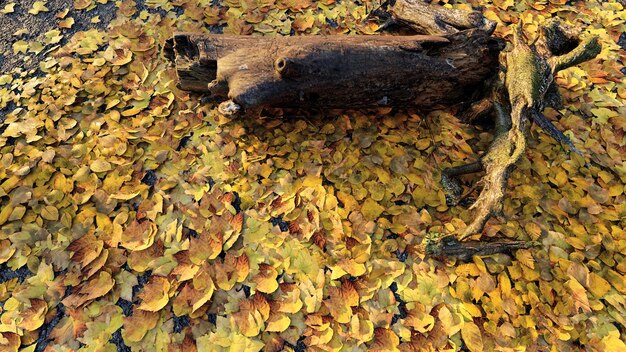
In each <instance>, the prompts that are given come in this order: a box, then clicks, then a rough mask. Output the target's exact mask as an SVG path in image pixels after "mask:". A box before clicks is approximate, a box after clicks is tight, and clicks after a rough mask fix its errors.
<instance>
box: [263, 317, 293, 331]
mask: <svg viewBox="0 0 626 352" xmlns="http://www.w3.org/2000/svg"><path fill="white" fill-rule="evenodd" d="M289 324H291V319H289V317H288V316H287V315H285V314H274V315H270V318H269V319H268V320H267V324H266V326H265V331H268V332H272V331H273V332H283V331H285V330H287V328H288V327H289Z"/></svg>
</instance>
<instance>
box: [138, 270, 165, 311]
mask: <svg viewBox="0 0 626 352" xmlns="http://www.w3.org/2000/svg"><path fill="white" fill-rule="evenodd" d="M170 288H171V285H170V282H169V280H168V279H167V278H165V277H162V276H153V277H152V279H151V280H150V282H148V283H147V284H146V285H145V286H144V288H143V291H141V293H139V298H140V299H141V303H140V304H139V307H138V308H139V309H142V310H146V311H149V312H157V311H159V310H161V309H162V308H163V307H165V305H166V304H167V303H168V302H169V300H170V296H169V292H170Z"/></svg>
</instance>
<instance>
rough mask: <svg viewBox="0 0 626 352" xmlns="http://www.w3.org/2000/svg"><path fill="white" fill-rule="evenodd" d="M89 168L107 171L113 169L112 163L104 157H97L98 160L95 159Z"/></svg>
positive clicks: (95, 170) (94, 170)
mask: <svg viewBox="0 0 626 352" xmlns="http://www.w3.org/2000/svg"><path fill="white" fill-rule="evenodd" d="M89 168H90V169H91V171H93V172H107V171H110V170H111V169H112V167H111V163H109V162H108V161H106V160H104V159H96V160H94V161H93V162H92V163H91V165H89Z"/></svg>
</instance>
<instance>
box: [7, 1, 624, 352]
mask: <svg viewBox="0 0 626 352" xmlns="http://www.w3.org/2000/svg"><path fill="white" fill-rule="evenodd" d="M100 2H102V1H100ZM98 3H99V2H94V1H92V0H75V1H74V7H75V8H76V9H78V10H80V11H84V10H89V9H91V8H94V7H96V6H98V5H97V4H98ZM36 4H37V5H33V6H32V9H31V10H32V11H33V12H35V11H36V12H38V15H35V14H34V16H41V15H42V13H43V11H45V8H46V7H50V6H48V5H47V4H46V2H45V1H39V2H36ZM15 5H17V4H14V3H9V4H7V5H4V8H3V9H2V10H0V12H2V13H3V14H4V15H6V14H11V13H12V12H14V11H15V10H17V9H19V8H18V6H15ZM201 5H202V6H201ZM472 5H482V6H485V10H486V14H487V16H488V17H489V18H490V19H494V20H497V21H498V23H499V26H498V28H497V29H496V34H497V35H499V36H503V35H505V34H506V33H507V30H508V26H509V24H511V23H512V22H516V21H517V19H518V18H523V20H524V23H525V24H526V25H525V29H526V30H527V31H528V33H527V34H528V35H529V36H531V37H532V36H533V35H535V31H538V30H539V28H541V25H542V23H543V21H544V20H545V19H546V18H550V17H553V16H556V17H559V18H561V20H563V21H566V22H569V23H570V24H571V25H574V26H575V27H578V28H583V27H584V26H583V25H584V24H585V23H596V25H594V26H593V28H589V29H588V30H587V31H588V32H590V33H591V32H593V33H594V34H597V35H599V36H600V37H601V38H602V40H603V47H604V48H605V50H603V52H602V54H601V58H600V59H599V60H595V61H593V62H589V63H585V64H583V65H581V66H580V67H577V68H573V69H572V70H570V71H564V72H562V73H560V74H559V76H558V77H557V78H556V81H557V84H558V85H559V87H560V92H561V93H562V95H563V97H564V100H565V108H564V109H562V110H558V111H557V110H553V111H550V110H548V111H547V112H546V114H547V115H550V116H549V118H550V119H551V120H552V121H554V122H555V123H558V124H560V127H563V128H564V129H565V130H569V131H568V132H567V133H570V134H571V135H572V136H573V137H575V142H576V143H577V144H581V148H580V149H581V150H585V159H584V160H583V159H582V158H579V157H578V156H577V155H567V154H565V153H563V152H562V150H561V146H559V145H557V144H556V143H555V142H554V141H552V140H551V139H550V138H548V137H547V136H544V135H543V133H542V132H540V131H538V130H536V128H535V127H532V130H531V135H532V138H530V141H531V143H533V145H532V146H531V147H530V148H529V149H528V152H527V160H525V161H522V162H520V163H519V165H518V169H517V170H516V171H514V172H513V173H512V175H511V179H510V185H509V186H510V187H509V194H508V195H507V199H506V201H505V208H504V213H505V215H506V218H507V221H506V222H504V223H502V224H497V225H494V226H489V227H488V229H487V231H486V233H485V234H484V235H485V236H486V237H489V236H492V235H495V234H496V232H499V236H500V235H504V236H508V237H511V238H513V237H515V238H518V239H522V238H524V237H525V236H528V238H529V239H533V240H537V241H540V242H541V243H542V247H540V248H538V249H532V250H522V251H517V252H516V254H515V255H513V256H509V255H504V254H502V255H496V256H491V257H485V258H482V259H480V258H477V259H475V261H474V262H472V263H465V264H455V265H452V263H441V262H439V261H437V260H435V259H432V258H425V257H424V253H423V251H422V249H421V247H420V243H421V240H422V238H423V236H424V234H425V233H426V232H430V231H434V232H442V233H453V232H454V231H456V230H457V229H461V228H463V227H464V226H465V224H467V223H468V222H469V221H470V220H471V219H470V213H469V212H468V211H467V210H466V209H465V208H464V207H460V206H459V207H453V208H448V207H447V206H446V204H445V198H444V194H443V192H442V191H441V189H440V184H439V177H440V175H439V173H440V170H441V169H442V168H443V167H445V166H447V165H452V164H456V163H461V162H462V161H464V160H466V159H467V160H476V159H477V158H478V157H479V155H476V154H475V153H474V152H473V151H474V150H484V149H485V146H486V145H487V144H488V143H489V142H490V138H491V135H490V134H489V133H486V132H485V131H484V130H482V129H477V128H474V127H472V126H467V125H464V124H462V123H461V122H459V120H458V119H456V117H455V116H453V115H451V114H450V113H448V112H443V111H436V112H433V113H430V114H429V115H427V116H422V115H420V114H419V113H417V112H413V111H388V110H384V111H383V110H381V111H374V112H372V111H342V112H335V111H333V112H327V113H326V114H327V116H326V117H322V116H317V115H316V114H312V115H310V116H306V117H303V116H295V117H293V118H282V117H280V116H277V115H273V114H272V113H270V112H264V113H263V114H264V116H263V117H264V118H263V119H261V120H255V121H251V120H246V119H233V120H229V119H225V118H224V117H223V116H220V115H219V114H218V113H217V112H216V109H215V106H214V105H213V104H212V103H200V102H199V101H198V98H197V97H195V96H192V95H190V94H188V93H186V92H183V91H180V90H179V89H177V88H176V86H175V82H176V80H177V78H176V72H175V70H174V69H173V68H172V67H171V66H168V64H167V63H166V61H165V59H164V58H163V57H162V56H161V54H160V49H161V47H162V45H163V42H164V40H165V39H167V38H169V37H170V36H171V35H172V33H173V31H174V30H191V31H200V29H201V28H204V27H205V26H206V25H209V26H212V27H210V28H211V30H213V31H219V30H223V31H224V32H225V33H237V34H256V35H261V34H263V35H276V34H278V35H289V34H290V33H291V31H292V30H293V31H294V34H307V35H316V34H346V33H358V34H361V35H363V34H365V33H371V32H372V28H375V26H373V25H372V26H370V25H365V24H363V20H364V19H365V17H366V16H367V11H369V9H370V7H369V5H368V10H367V11H366V9H365V7H364V6H363V5H359V4H356V3H354V2H347V1H342V2H335V1H319V2H312V1H277V2H273V1H260V2H259V1H257V2H239V1H227V2H223V3H220V4H219V6H218V5H211V4H208V3H207V4H204V3H203V4H200V3H195V2H190V1H178V2H169V1H166V0H155V1H147V2H146V4H145V6H146V11H143V10H142V11H138V9H137V5H136V4H135V2H132V1H122V2H121V3H120V4H119V17H118V19H117V20H116V21H114V22H112V23H111V26H110V28H109V30H108V31H107V32H104V31H99V30H96V29H91V30H87V31H83V32H78V33H77V34H76V35H74V36H73V37H69V38H68V37H67V36H66V35H65V33H66V32H64V30H65V29H67V28H70V27H72V26H74V25H75V23H74V19H73V18H72V17H67V16H69V15H68V12H65V13H64V11H61V12H60V13H59V14H57V17H58V18H59V19H60V20H61V21H60V24H59V28H58V29H54V30H51V31H49V32H47V33H44V34H43V35H42V37H41V38H38V39H30V38H29V39H25V38H24V37H22V38H19V37H17V38H16V39H18V40H16V41H14V42H13V44H12V46H11V47H9V50H13V51H14V52H15V53H18V54H20V55H29V54H33V53H36V52H41V53H45V50H47V48H50V47H52V46H56V45H59V44H60V43H62V42H63V41H64V40H67V43H66V44H64V45H63V46H61V47H60V48H58V49H57V50H55V51H53V52H51V53H47V54H44V55H46V57H47V60H46V61H44V62H42V66H41V67H42V70H43V73H45V74H44V75H41V76H32V77H31V76H28V75H26V74H16V73H11V72H8V73H5V74H3V75H2V76H0V108H2V109H5V108H6V107H7V106H8V107H9V108H8V111H7V113H6V114H4V115H3V116H5V117H4V119H3V120H2V122H0V154H1V155H0V204H1V208H0V265H2V268H1V271H0V299H1V300H2V302H4V305H3V308H2V311H1V312H0V314H1V316H0V331H2V332H1V333H0V334H1V337H0V350H3V351H4V350H7V351H11V350H18V349H19V348H29V346H27V342H31V341H35V340H36V339H37V336H43V335H42V334H43V331H46V329H51V330H52V331H51V332H50V335H49V339H48V340H49V341H48V346H49V348H52V349H67V348H77V347H75V345H76V346H78V345H77V343H76V341H79V342H81V343H84V344H85V345H92V346H96V345H97V346H107V347H105V348H111V347H112V345H111V344H112V343H116V344H120V343H123V344H125V345H127V346H129V348H132V349H133V350H152V349H155V348H160V347H159V346H165V347H163V349H166V348H168V347H167V346H185V347H184V349H185V350H193V349H194V348H195V349H197V350H208V349H222V350H226V349H231V350H261V349H263V348H266V349H268V350H271V349H273V350H281V349H289V348H292V349H296V347H297V348H302V349H304V348H305V347H306V348H310V349H323V350H340V349H354V348H356V349H367V350H380V351H393V350H408V349H410V348H415V349H420V348H422V349H433V350H444V349H461V348H466V349H468V350H470V351H480V350H491V349H501V350H516V349H519V348H527V349H537V350H544V349H546V350H548V349H550V348H556V349H560V350H569V349H573V348H576V347H575V345H581V344H582V345H585V346H590V348H592V349H596V350H607V351H609V350H620V349H623V348H624V346H623V345H624V343H623V340H624V335H623V333H621V332H620V331H621V330H623V329H622V328H621V327H620V326H622V327H623V326H626V320H624V318H623V317H624V316H625V315H626V309H625V308H624V307H626V299H625V298H624V297H625V296H626V285H625V284H624V275H625V273H626V261H624V260H623V255H622V254H621V253H624V251H626V235H625V233H624V231H623V226H622V225H623V224H622V223H621V219H622V218H623V214H626V207H624V206H623V205H622V204H624V203H625V202H624V200H625V199H624V197H625V195H624V186H623V179H624V175H626V173H625V172H626V168H625V167H624V159H623V155H624V153H623V152H624V146H623V144H624V143H623V136H624V130H625V128H626V123H624V121H623V119H622V118H620V116H623V115H624V113H626V112H625V111H624V109H623V107H622V105H623V104H621V100H620V99H623V98H624V95H625V94H626V93H625V92H626V88H624V84H623V82H622V80H621V79H620V78H621V77H622V72H620V70H623V69H624V65H623V63H624V57H623V51H621V49H620V48H619V45H618V44H617V43H616V42H617V41H618V40H619V38H620V35H621V33H622V32H623V31H624V25H623V21H620V19H621V18H623V17H624V9H623V7H620V6H621V5H619V4H617V3H610V2H606V3H598V2H593V1H589V2H573V3H567V2H565V3H564V2H563V1H560V0H558V1H556V0H555V1H539V2H512V1H494V2H493V3H487V2H479V3H476V4H472ZM449 6H452V7H455V8H468V5H466V4H461V3H458V2H457V3H456V4H454V5H449ZM26 10H28V9H26ZM161 10H162V11H165V13H161V14H158V12H160V11H161ZM134 14H137V16H136V17H135V18H133V16H134ZM101 17H102V16H101ZM278 115H280V113H278ZM576 139H578V140H576ZM587 163H590V165H587ZM468 180H469V179H468ZM468 180H464V181H468ZM468 190H469V187H468ZM20 268H23V269H20ZM20 270H22V271H20ZM31 270H32V275H31V274H30V271H31ZM22 272H28V273H29V274H28V275H24V274H22ZM124 301H125V302H127V303H125V302H124ZM59 303H61V304H59ZM60 306H63V307H65V310H64V311H62V310H61V309H59V308H58V307H60ZM59 312H60V313H59ZM57 314H59V315H58V318H55V317H56V316H57ZM174 318H176V319H183V318H186V319H188V326H186V327H182V328H180V329H181V330H180V331H178V330H176V331H178V332H175V327H174V325H175V324H173V323H171V322H172V321H173V320H175V319H174ZM54 319H57V323H56V325H51V322H52V321H54ZM120 329H121V330H120ZM42 338H43V337H42ZM22 343H24V345H23V346H22ZM30 346H34V344H30ZM298 346H299V347H298ZM462 346H463V347H462Z"/></svg>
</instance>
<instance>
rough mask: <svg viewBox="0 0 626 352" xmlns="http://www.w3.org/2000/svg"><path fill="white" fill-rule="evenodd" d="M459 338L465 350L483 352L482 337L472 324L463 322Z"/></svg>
mask: <svg viewBox="0 0 626 352" xmlns="http://www.w3.org/2000/svg"><path fill="white" fill-rule="evenodd" d="M461 337H463V342H464V343H465V345H466V346H467V348H468V349H469V350H470V351H472V352H479V351H483V337H482V333H481V332H480V329H479V328H478V326H477V325H476V324H474V322H472V321H469V322H465V323H464V324H463V326H462V327H461Z"/></svg>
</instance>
